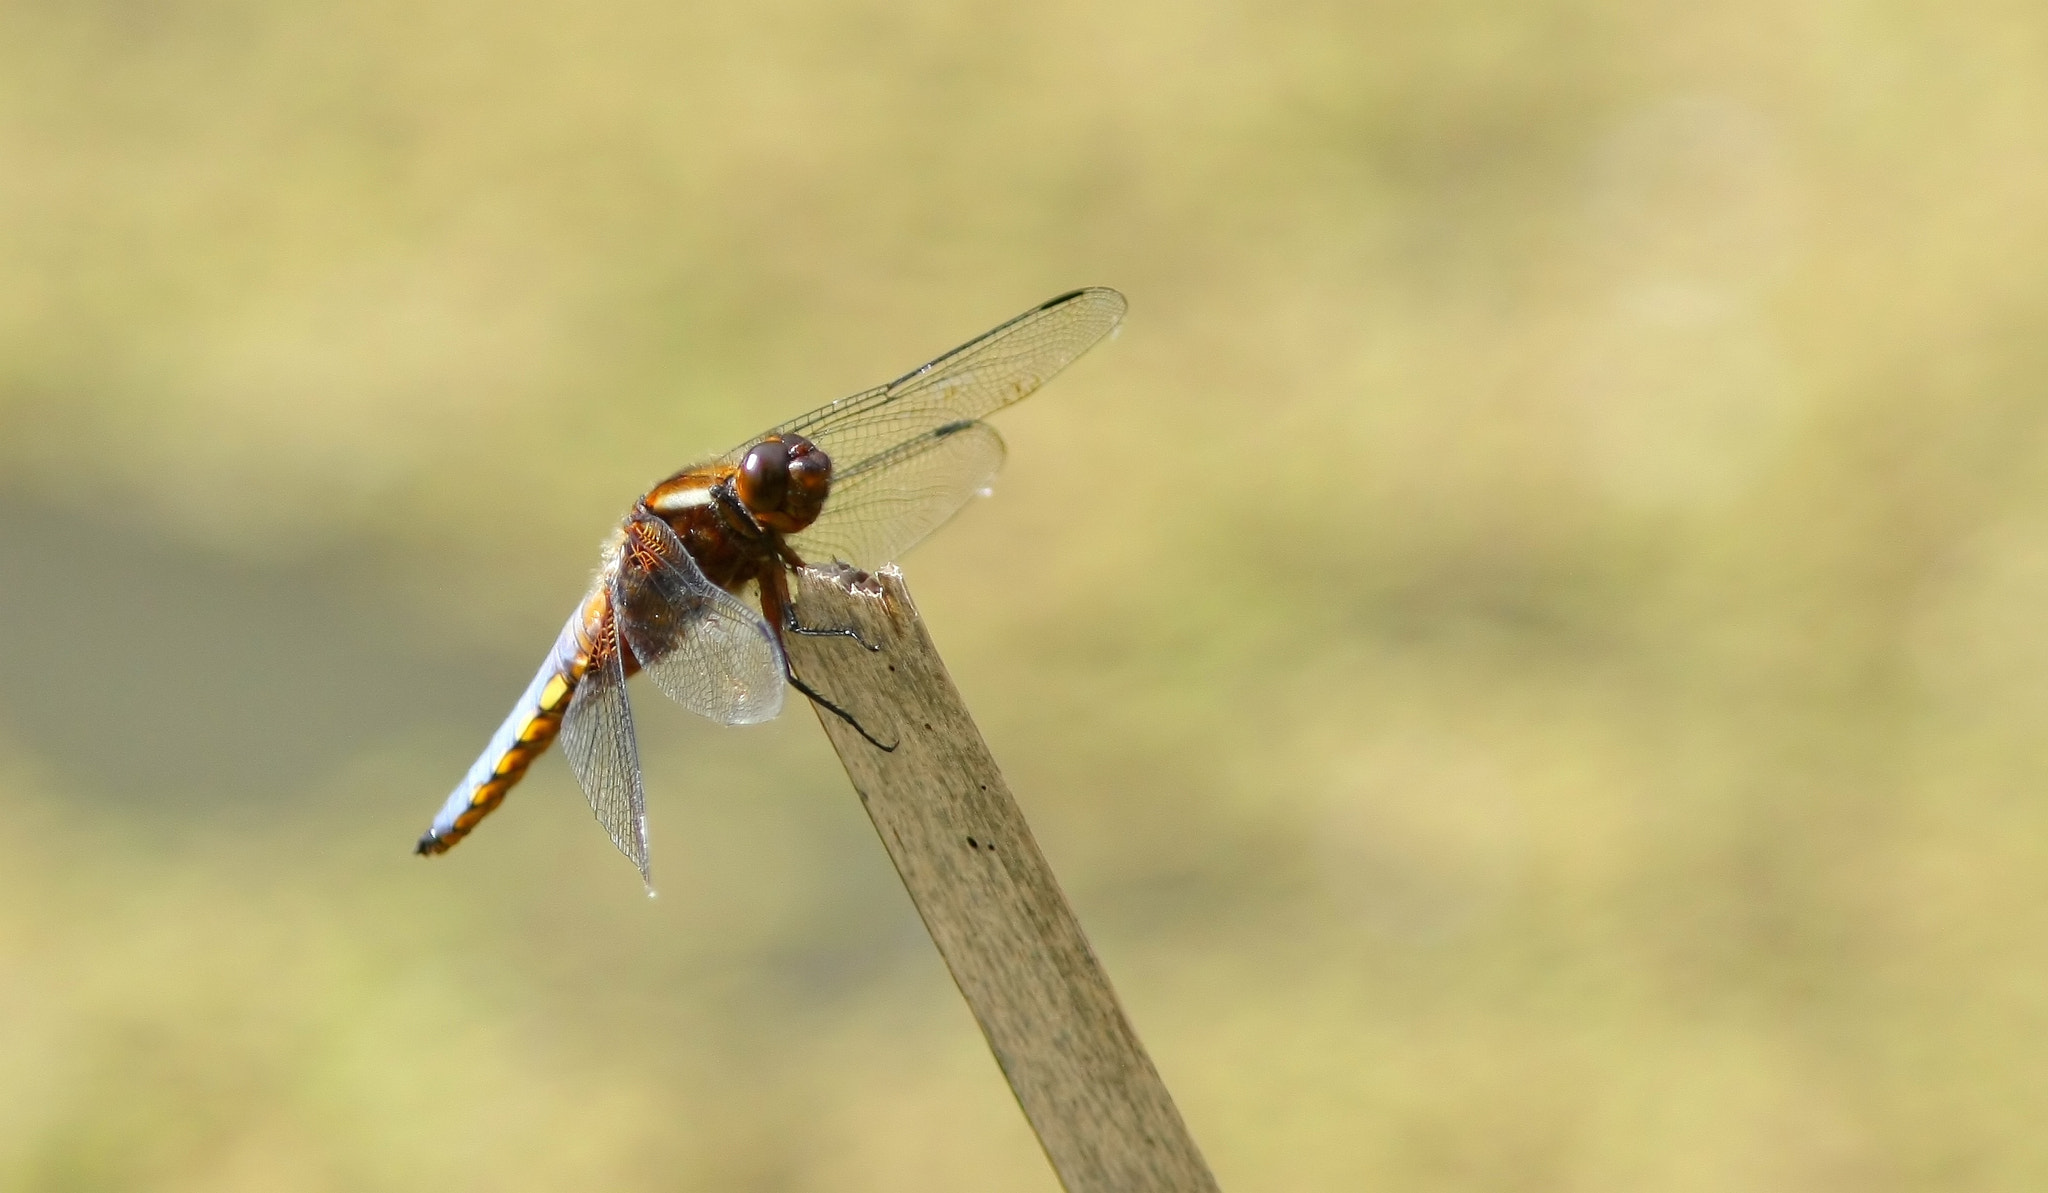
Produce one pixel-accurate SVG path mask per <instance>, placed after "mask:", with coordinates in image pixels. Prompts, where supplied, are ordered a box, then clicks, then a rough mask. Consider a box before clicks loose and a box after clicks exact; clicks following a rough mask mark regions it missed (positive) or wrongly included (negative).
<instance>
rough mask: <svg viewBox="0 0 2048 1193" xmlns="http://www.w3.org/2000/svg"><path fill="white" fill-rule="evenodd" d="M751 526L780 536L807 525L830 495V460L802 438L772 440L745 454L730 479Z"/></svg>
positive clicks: (794, 436)
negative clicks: (737, 472) (735, 473)
mask: <svg viewBox="0 0 2048 1193" xmlns="http://www.w3.org/2000/svg"><path fill="white" fill-rule="evenodd" d="M733 486H734V488H735V489H736V490H737V491H738V494H739V499H740V504H741V505H744V506H746V507H747V512H748V513H749V514H752V515H753V516H754V521H756V522H759V523H760V524H761V525H763V526H765V527H767V528H768V529H770V530H773V531H776V532H778V533H781V534H794V533H796V532H797V531H799V530H802V529H803V528H804V527H806V526H809V525H810V524H811V523H812V522H814V521H816V520H817V518H818V513H819V511H821V510H823V509H824V508H825V495H826V494H827V493H829V492H831V490H832V458H831V457H830V456H827V455H826V454H825V453H824V452H823V451H822V450H820V448H819V447H818V445H817V444H815V443H812V442H811V441H810V440H808V439H806V438H804V437H803V436H801V435H788V436H782V435H776V436H771V437H769V438H767V439H763V440H762V441H761V442H759V443H757V444H755V445H754V446H753V447H751V448H748V449H747V455H746V458H745V459H743V460H741V461H740V467H739V474H738V475H737V476H735V477H734V478H733Z"/></svg>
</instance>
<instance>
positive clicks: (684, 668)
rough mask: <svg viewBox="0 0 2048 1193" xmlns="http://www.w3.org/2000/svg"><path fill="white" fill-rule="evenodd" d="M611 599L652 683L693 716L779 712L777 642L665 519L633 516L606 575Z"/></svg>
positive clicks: (757, 716)
mask: <svg viewBox="0 0 2048 1193" xmlns="http://www.w3.org/2000/svg"><path fill="white" fill-rule="evenodd" d="M612 605H613V607H614V608H615V609H617V610H618V611H619V613H618V621H619V629H620V632H621V633H622V635H623V636H624V638H625V642H626V645H627V646H629V647H631V648H632V650H633V657H634V658H636V659H638V660H639V661H640V666H641V669H642V670H644V671H646V672H647V676H648V678H649V679H651V680H653V681H654V686H655V687H657V688H659V689H661V693H662V695H664V696H667V697H668V698H669V699H671V700H673V701H675V702H676V703H678V704H680V705H682V706H683V707H684V708H687V709H689V710H690V711H691V712H694V713H697V714H698V715H700V716H704V717H708V718H710V719H711V720H714V721H717V722H720V723H721V724H726V725H751V724H754V723H756V722H760V721H766V720H769V719H770V718H772V717H774V716H775V714H777V713H779V712H781V711H782V689H783V676H784V667H783V661H782V648H781V646H780V645H779V644H778V643H777V642H776V640H775V634H774V632H773V631H771V630H770V629H769V628H768V623H767V622H765V621H763V620H761V615H760V614H758V613H756V612H754V611H753V610H752V609H749V608H748V607H747V606H746V604H745V603H744V602H742V601H741V600H740V599H739V598H738V597H735V596H733V595H732V594H731V593H729V592H727V591H725V590H724V589H722V588H720V587H718V586H717V585H716V584H713V583H712V582H711V581H710V580H708V579H706V578H705V577H704V571H703V569H702V568H699V567H698V566H697V561H696V560H694V559H692V558H690V553H689V551H688V550H686V549H685V548H684V547H683V544H682V540H681V539H679V538H677V537H676V533H675V531H673V530H671V529H669V526H668V524H667V523H666V522H663V521H662V520H661V519H659V518H655V517H650V516H647V515H644V514H643V515H637V516H635V517H634V518H632V519H630V520H629V521H628V522H627V524H626V543H625V547H624V549H623V550H622V551H621V553H620V559H619V566H618V567H617V568H616V569H614V572H613V578H612Z"/></svg>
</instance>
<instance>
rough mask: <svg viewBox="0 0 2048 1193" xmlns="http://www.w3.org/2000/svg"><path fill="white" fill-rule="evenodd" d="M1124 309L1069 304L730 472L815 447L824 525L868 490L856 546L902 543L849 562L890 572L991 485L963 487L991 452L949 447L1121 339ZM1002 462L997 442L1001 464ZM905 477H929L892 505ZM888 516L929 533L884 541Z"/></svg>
mask: <svg viewBox="0 0 2048 1193" xmlns="http://www.w3.org/2000/svg"><path fill="white" fill-rule="evenodd" d="M1124 309H1125V303H1124V296H1123V295H1121V294H1119V293H1117V292H1116V291H1114V290H1110V289H1107V288H1105V287H1100V286H1097V287H1093V288H1090V289H1087V290H1076V291H1074V292H1072V293H1070V294H1062V295H1060V296H1059V297H1058V298H1055V299H1051V300H1050V301H1047V302H1044V303H1041V304H1040V305H1038V306H1036V307H1033V308H1032V309H1031V310H1028V311H1026V312H1024V313H1023V314H1021V315H1019V316H1017V317H1016V318H1015V319H1012V320H1010V321H1009V322H1007V323H1005V324H1003V325H1002V326H1000V327H998V328H996V329H995V330H993V331H990V332H988V333H987V334H985V335H982V336H980V337H978V338H976V339H973V340H970V341H969V342H967V343H965V344H962V345H961V346H960V347H958V348H955V349H953V350H952V351H951V352H948V353H946V354H945V355H944V356H941V357H939V358H938V359H937V360H934V361H932V362H931V363H930V364H927V365H925V366H923V367H922V368H919V369H917V370H915V371H913V372H910V373H906V374H905V375H903V376H902V377H899V378H897V379H896V380H895V381H892V382H890V383H889V384H887V385H884V386H880V387H877V388H875V389H871V390H868V391H867V392H865V393H858V394H854V395H853V396H852V397H847V398H841V399H839V400H838V401H836V402H834V403H832V404H831V405H829V406H824V407H821V408H819V409H817V410H813V411H812V412H811V413H809V414H806V415H803V416H802V417H800V418H794V419H791V420H790V421H788V422H786V423H784V424H782V425H781V426H779V427H776V428H774V429H773V430H771V431H768V432H765V433H764V434H762V435H760V436H758V437H757V438H754V439H751V440H748V441H747V442H746V443H743V444H741V445H740V446H739V447H737V448H734V449H733V450H732V451H731V452H730V453H728V454H727V455H726V456H725V457H724V459H723V460H722V461H721V463H723V464H726V465H737V464H738V463H739V461H740V460H741V459H742V458H743V457H744V456H745V455H746V454H747V451H748V449H750V448H752V447H753V446H754V444H756V443H759V442H760V441H761V440H762V439H767V438H769V437H770V436H775V435H783V436H787V435H802V436H805V437H807V438H808V439H810V440H811V441H812V442H813V443H816V444H817V445H818V446H819V447H821V448H824V449H825V453H826V454H827V455H829V456H831V457H832V475H833V485H832V495H831V496H830V497H829V498H828V499H827V500H826V503H825V507H826V514H825V518H826V519H830V518H832V517H833V513H832V511H833V507H834V506H836V505H837V504H838V503H839V502H840V501H841V500H842V499H843V498H848V497H852V496H853V495H854V494H853V493H852V492H849V491H848V488H847V487H848V486H865V487H866V488H867V492H868V493H869V494H870V496H869V497H868V500H869V501H870V502H871V503H873V505H872V507H871V509H870V510H869V511H868V512H867V513H866V514H865V515H864V516H863V520H865V521H866V522H867V523H869V527H868V530H867V531H866V533H865V534H864V535H861V536H857V537H860V538H862V539H863V541H871V542H874V543H879V544H889V543H896V542H898V541H900V542H901V545H900V546H896V547H894V550H893V551H892V552H891V553H890V554H887V555H884V556H883V557H881V558H879V559H876V558H872V557H870V558H869V559H865V560H861V559H852V560H848V561H847V562H849V563H857V564H860V565H861V566H863V567H865V566H868V565H869V564H871V563H873V564H880V563H885V562H888V559H889V558H890V557H891V556H892V555H893V554H894V553H895V552H900V551H902V550H906V549H908V547H909V545H910V544H911V543H915V542H916V541H917V540H918V539H920V538H923V537H924V535H925V534H928V533H930V531H931V530H932V529H934V528H936V527H937V526H938V525H940V524H941V523H943V522H944V521H945V520H946V519H947V518H949V517H951V516H952V514H953V513H954V511H956V510H958V509H959V508H960V506H961V505H962V504H963V503H965V502H966V500H967V498H968V497H970V496H972V495H973V493H974V491H975V490H976V489H978V488H980V487H981V486H982V485H984V484H986V483H987V481H988V476H987V475H982V476H979V477H977V478H975V479H974V481H973V483H971V484H964V487H962V485H963V481H962V479H961V478H962V477H963V476H964V470H965V469H966V468H967V466H968V464H969V463H970V462H972V463H978V462H979V461H978V459H977V456H978V455H985V454H986V452H987V450H988V448H987V446H986V445H985V444H979V445H972V446H970V444H969V442H967V441H966V440H962V441H961V442H957V443H950V444H949V443H947V442H946V441H947V440H948V439H953V438H956V437H958V436H963V435H966V434H967V430H966V429H967V428H969V427H971V426H972V425H974V424H975V423H976V422H977V421H978V420H979V419H981V418H983V417H985V416H987V415H989V414H991V413H993V412H995V411H997V410H1000V409H1001V408H1003V407H1004V406H1007V405H1009V404H1010V403H1012V402H1015V401H1017V400H1019V399H1021V398H1023V397H1025V396H1027V395H1029V394H1030V393H1031V392H1032V391H1033V390H1036V389H1037V388H1038V387H1039V386H1041V385H1044V384H1045V383H1046V382H1047V381H1048V380H1050V379H1051V378H1052V376H1053V375H1054V374H1055V373H1058V372H1059V371H1060V370H1061V369H1064V368H1066V367H1067V366H1068V365H1070V364H1072V363H1073V362H1074V360H1075V359H1076V358H1077V357H1079V356H1080V355H1081V354H1082V353H1084V352H1086V351H1088V349H1090V348H1092V347H1094V346H1095V344H1096V342H1097V341H1099V340H1101V339H1102V337H1104V336H1106V335H1108V334H1109V333H1110V332H1111V331H1114V330H1115V329H1116V326H1117V324H1118V323H1119V322H1120V321H1121V320H1122V319H1123V316H1124ZM989 434H991V435H993V432H989ZM956 453H957V454H956ZM1001 462H1002V455H1001V441H1000V440H997V441H996V451H995V463H996V464H1000V463H1001ZM897 469H909V470H912V471H916V470H918V469H925V470H926V471H925V473H924V474H923V475H921V476H917V477H912V478H908V479H906V480H905V481H903V482H901V483H900V484H899V485H898V487H897V488H896V490H895V492H894V494H893V495H891V496H888V497H884V496H883V494H884V493H885V492H886V491H887V490H888V489H889V482H888V481H887V480H886V479H885V478H886V474H889V473H891V472H893V471H895V470H897ZM863 478H866V479H863ZM946 486H951V487H946ZM918 494H922V497H921V498H920V497H918V496H915V495H918ZM885 508H887V509H893V510H894V511H895V516H898V517H902V518H905V519H906V520H908V522H910V523H914V524H918V525H922V526H923V529H922V530H920V531H919V532H918V533H916V534H908V533H907V532H905V533H896V532H893V531H892V532H890V533H879V531H881V530H882V529H884V528H882V527H880V525H879V520H880V519H881V518H883V517H884V516H886V515H885V514H884V513H883V512H882V511H883V510H884V509H885ZM821 521H822V520H821ZM818 529H819V535H818V539H819V541H820V542H821V543H823V542H825V541H826V539H827V538H828V537H829V536H827V535H825V534H824V530H825V529H826V528H825V527H822V526H821V527H819V528H818ZM801 549H802V548H799V550H801Z"/></svg>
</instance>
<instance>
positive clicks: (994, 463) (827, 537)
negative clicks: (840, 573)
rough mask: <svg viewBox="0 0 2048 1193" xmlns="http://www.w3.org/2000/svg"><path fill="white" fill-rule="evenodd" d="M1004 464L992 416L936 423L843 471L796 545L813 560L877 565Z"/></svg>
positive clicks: (937, 522)
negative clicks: (989, 420)
mask: <svg viewBox="0 0 2048 1193" xmlns="http://www.w3.org/2000/svg"><path fill="white" fill-rule="evenodd" d="M1002 465H1003V439H1002V436H1000V435H998V434H996V432H995V428H993V427H991V426H989V425H988V424H987V423H984V422H961V423H948V424H946V425H944V426H940V427H937V428H935V429H933V430H930V431H927V432H925V433H923V434H921V435H919V436H917V437H916V438H914V439H911V440H909V441H908V442H906V443H902V444H899V445H898V446H897V447H896V448H894V449H893V450H891V451H888V452H885V453H883V454H881V455H878V456H871V457H869V458H868V459H867V460H866V461H864V462H862V463H861V464H857V465H855V466H854V467H853V468H852V469H849V470H847V471H845V472H837V473H836V475H835V476H834V478H833V481H832V496H831V499H830V500H829V501H827V502H826V503H825V512H824V513H823V514H821V515H819V517H818V520H817V521H816V522H814V523H812V524H811V526H810V528H809V529H807V530H805V531H804V532H803V533H801V534H797V535H792V536H791V537H790V545H791V546H792V547H794V548H795V549H796V552H797V554H798V555H801V556H802V557H803V558H804V559H805V561H806V562H809V563H824V562H826V561H827V560H833V559H837V560H840V561H841V562H844V563H850V564H852V565H854V566H855V567H857V568H860V569H862V570H863V571H870V572H872V571H874V570H876V569H878V568H880V567H881V566H882V565H883V564H885V563H888V562H889V561H891V560H893V559H896V558H898V557H899V556H901V555H902V554H903V553H904V552H905V551H908V550H910V548H912V547H914V546H916V545H917V544H918V543H919V542H920V541H922V540H923V539H924V537H925V536H926V535H928V534H930V533H931V532H932V531H934V530H937V529H938V528H939V527H941V526H943V525H945V524H946V521H947V520H948V519H950V518H951V517H952V516H953V515H954V514H956V513H958V512H960V507H962V506H964V505H966V504H967V502H968V499H969V498H971V497H973V496H974V495H975V494H976V493H977V492H980V491H981V490H982V489H984V488H986V487H987V486H988V483H989V481H991V480H993V479H994V478H995V474H996V470H997V469H999V468H1001V467H1002ZM835 472H836V470H835Z"/></svg>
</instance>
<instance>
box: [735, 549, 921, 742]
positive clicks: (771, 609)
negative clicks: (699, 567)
mask: <svg viewBox="0 0 2048 1193" xmlns="http://www.w3.org/2000/svg"><path fill="white" fill-rule="evenodd" d="M760 584H761V612H763V613H765V614H767V615H768V624H770V625H772V626H775V627H776V628H777V629H778V630H780V631H782V632H785V633H791V634H804V635H807V636H816V637H823V638H836V637H846V638H851V639H853V640H854V641H855V642H858V643H860V644H861V645H862V646H866V647H867V648H868V649H869V650H879V649H881V648H880V647H878V646H872V645H869V643H868V642H867V640H866V639H864V638H862V637H861V636H860V635H859V634H857V633H855V632H854V631H853V630H851V629H842V630H827V629H816V628H813V627H809V626H801V625H798V624H797V620H796V602H794V601H792V600H790V599H789V579H788V576H787V575H786V574H785V573H784V572H783V570H782V569H781V568H780V567H770V568H768V569H767V570H766V571H764V572H763V573H762V574H761V578H760ZM782 673H783V675H784V676H785V677H787V678H788V680H789V686H790V687H792V688H795V689H796V690H797V691H799V692H802V693H803V694H804V695H805V696H807V697H809V698H810V701H811V703H813V704H816V705H817V706H818V707H819V708H822V709H824V710H825V711H826V712H829V713H831V714H832V715H833V716H835V717H838V718H839V719H840V720H842V721H845V722H846V723H847V724H849V725H851V726H853V731H854V732H855V733H858V734H860V735H861V736H862V737H864V738H866V739H867V741H868V744H869V745H871V746H873V747H875V748H876V749H877V750H880V751H882V752H883V753H885V754H893V753H895V752H896V746H895V745H884V744H882V740H881V739H880V738H878V737H876V736H875V735H874V734H872V733H869V732H868V727H867V726H866V725H863V724H861V723H860V721H859V720H858V719H856V718H855V717H854V715H853V714H852V713H850V712H847V711H846V710H845V709H843V708H841V707H839V705H837V704H835V703H833V702H832V701H831V700H829V699H827V698H826V697H825V695H824V694H823V693H821V692H819V691H818V689H816V688H814V687H812V686H811V685H809V684H807V683H805V682H804V681H803V680H801V679H798V678H797V675H796V668H794V667H792V666H790V664H789V656H788V654H786V653H785V654H784V655H783V656H782Z"/></svg>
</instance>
